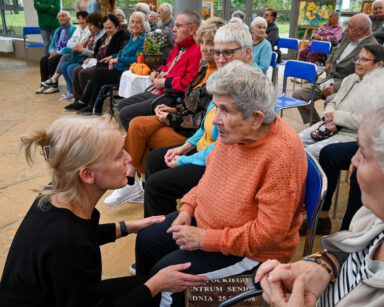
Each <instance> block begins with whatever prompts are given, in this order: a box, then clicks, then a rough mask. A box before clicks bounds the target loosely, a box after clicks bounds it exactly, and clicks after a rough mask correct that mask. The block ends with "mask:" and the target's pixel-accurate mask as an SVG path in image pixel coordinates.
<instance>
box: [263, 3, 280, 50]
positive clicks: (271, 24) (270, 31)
mask: <svg viewBox="0 0 384 307" xmlns="http://www.w3.org/2000/svg"><path fill="white" fill-rule="evenodd" d="M263 17H264V18H265V20H266V21H267V23H268V26H267V30H266V33H265V35H264V36H265V38H266V39H267V40H268V41H269V42H270V43H271V45H272V48H273V47H274V46H276V44H277V41H278V40H279V27H278V26H277V25H276V24H275V19H276V17H277V12H276V11H275V10H273V9H266V10H265V12H264V16H263Z"/></svg>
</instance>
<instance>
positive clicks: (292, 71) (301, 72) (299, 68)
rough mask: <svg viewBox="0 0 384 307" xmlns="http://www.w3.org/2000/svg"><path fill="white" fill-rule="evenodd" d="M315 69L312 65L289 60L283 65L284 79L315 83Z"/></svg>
mask: <svg viewBox="0 0 384 307" xmlns="http://www.w3.org/2000/svg"><path fill="white" fill-rule="evenodd" d="M316 71H317V67H316V65H315V64H313V63H308V62H302V61H296V60H289V61H287V63H286V64H285V70H284V79H285V78H288V77H294V78H300V79H305V80H308V81H309V82H311V83H315V82H316Z"/></svg>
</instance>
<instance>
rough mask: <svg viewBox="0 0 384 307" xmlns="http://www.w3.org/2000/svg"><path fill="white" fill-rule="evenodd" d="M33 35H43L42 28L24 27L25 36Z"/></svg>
mask: <svg viewBox="0 0 384 307" xmlns="http://www.w3.org/2000/svg"><path fill="white" fill-rule="evenodd" d="M32 34H41V30H40V27H24V28H23V36H25V35H32Z"/></svg>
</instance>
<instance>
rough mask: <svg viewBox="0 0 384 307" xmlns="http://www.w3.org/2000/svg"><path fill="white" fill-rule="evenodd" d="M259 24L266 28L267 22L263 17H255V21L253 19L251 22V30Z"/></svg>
mask: <svg viewBox="0 0 384 307" xmlns="http://www.w3.org/2000/svg"><path fill="white" fill-rule="evenodd" d="M259 24H263V25H264V26H265V27H268V23H267V21H266V20H265V19H264V18H263V17H259V16H257V17H255V19H253V20H252V22H251V29H252V28H256V27H257V25H259Z"/></svg>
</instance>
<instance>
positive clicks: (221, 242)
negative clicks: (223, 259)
mask: <svg viewBox="0 0 384 307" xmlns="http://www.w3.org/2000/svg"><path fill="white" fill-rule="evenodd" d="M306 174H307V159H306V155H305V151H304V148H303V145H302V143H301V140H300V138H299V136H298V135H297V133H296V132H295V131H294V130H293V129H292V128H291V127H290V126H289V125H288V124H287V123H286V122H285V121H284V120H282V119H281V118H280V117H278V116H277V117H276V121H275V124H274V125H273V127H272V128H271V130H270V131H269V133H268V135H267V136H266V137H264V138H262V139H260V140H257V141H256V142H254V143H252V144H248V145H241V144H234V145H224V144H223V143H222V142H221V141H220V137H219V138H218V140H217V142H216V145H215V148H214V149H213V150H212V152H211V153H210V155H209V156H208V158H207V168H206V171H205V173H204V176H203V177H202V179H201V180H200V182H199V184H198V185H197V186H196V187H194V188H193V189H192V190H191V191H190V192H188V193H187V194H186V195H185V196H184V197H183V199H182V200H181V203H182V207H181V209H180V210H185V211H187V212H188V213H190V214H191V215H192V216H194V217H195V218H196V221H197V226H198V227H200V228H204V229H206V231H205V235H204V241H203V249H204V250H205V251H209V252H221V253H223V254H224V255H229V254H230V255H236V256H247V257H249V258H251V259H254V260H257V261H266V260H267V259H270V258H276V259H278V260H280V261H283V262H287V261H289V260H290V259H291V258H292V257H293V256H294V254H295V251H296V247H297V245H298V243H299V233H298V229H299V227H300V225H301V215H300V205H301V204H302V202H303V199H304V192H305V178H306Z"/></svg>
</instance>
